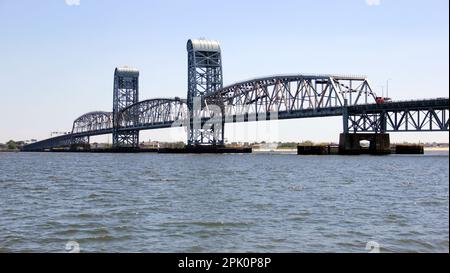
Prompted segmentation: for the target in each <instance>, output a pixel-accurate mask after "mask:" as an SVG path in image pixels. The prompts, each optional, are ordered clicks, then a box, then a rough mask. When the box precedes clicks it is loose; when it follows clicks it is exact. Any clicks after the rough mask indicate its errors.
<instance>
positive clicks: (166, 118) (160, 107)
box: [119, 98, 188, 130]
mask: <svg viewBox="0 0 450 273" xmlns="http://www.w3.org/2000/svg"><path fill="white" fill-rule="evenodd" d="M187 118H188V105H187V103H186V100H182V99H179V98H174V99H167V98H160V99H150V100H145V101H141V102H138V103H136V104H133V105H131V106H129V107H127V108H125V109H124V110H123V111H122V112H121V117H120V122H119V125H120V127H121V128H123V129H130V130H139V129H142V128H145V127H149V126H155V127H157V126H164V125H168V126H170V125H171V124H172V123H173V122H176V121H185V120H186V119H187Z"/></svg>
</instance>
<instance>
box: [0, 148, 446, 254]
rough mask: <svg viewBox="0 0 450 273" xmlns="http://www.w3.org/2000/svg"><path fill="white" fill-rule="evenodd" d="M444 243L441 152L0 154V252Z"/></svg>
mask: <svg viewBox="0 0 450 273" xmlns="http://www.w3.org/2000/svg"><path fill="white" fill-rule="evenodd" d="M68 241H76V242H77V243H78V244H79V246H80V248H81V251H87V252H91V251H93V252H241V251H242V252H366V249H365V248H366V244H367V242H369V241H375V242H377V243H378V244H380V245H381V251H382V252H448V251H449V157H448V153H444V154H434V155H425V156H395V155H392V156H386V157H376V156H357V157H350V156H349V157H340V156H323V157H319V156H317V157H316V156H310V157H301V156H297V155H289V154H288V155H275V154H252V155H158V154H128V155H127V154H55V153H53V154H52V153H0V252H10V251H12V252H65V251H66V250H65V247H66V243H67V242H68Z"/></svg>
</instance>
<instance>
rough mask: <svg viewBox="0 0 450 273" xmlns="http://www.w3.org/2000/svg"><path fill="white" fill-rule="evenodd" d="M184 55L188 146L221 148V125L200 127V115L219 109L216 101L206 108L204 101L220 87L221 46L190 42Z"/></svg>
mask: <svg viewBox="0 0 450 273" xmlns="http://www.w3.org/2000/svg"><path fill="white" fill-rule="evenodd" d="M187 52H188V92H187V104H188V109H189V118H190V119H189V120H190V122H189V128H188V145H223V144H224V130H223V127H224V126H223V123H215V124H212V126H210V127H204V126H202V124H201V117H202V113H203V112H204V111H207V112H210V109H209V108H210V107H211V106H210V105H214V106H216V107H217V106H219V107H221V106H222V105H221V104H220V102H218V101H212V103H211V104H210V105H208V103H207V101H206V100H205V97H207V96H211V95H212V94H214V93H216V92H217V91H219V90H220V89H222V87H223V75H222V53H221V49H220V44H219V42H217V41H209V40H202V39H200V40H189V41H188V43H187ZM210 102H211V100H210ZM211 113H212V112H211ZM208 114H209V113H208ZM212 115H213V114H212ZM216 115H222V108H220V109H219V110H218V111H216ZM216 118H217V117H216ZM219 118H220V117H219Z"/></svg>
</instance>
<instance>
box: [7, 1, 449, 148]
mask: <svg viewBox="0 0 450 273" xmlns="http://www.w3.org/2000/svg"><path fill="white" fill-rule="evenodd" d="M66 1H68V2H77V1H76V0H66ZM66 1H65V0H47V1H46V0H42V1H35V0H27V1H26V0H0V41H1V42H0V83H1V91H0V92H1V93H0V94H1V98H0V142H6V141H7V140H9V139H16V140H19V139H30V138H38V139H42V138H47V137H48V136H49V134H50V132H51V131H68V130H70V129H71V123H72V121H73V120H74V119H75V118H76V117H78V116H80V115H81V114H83V113H85V112H89V111H93V110H107V111H111V109H112V84H113V81H112V79H113V72H114V68H115V67H116V66H122V65H129V66H133V67H137V68H139V69H140V70H141V78H140V84H141V85H140V86H141V91H140V98H141V99H146V98H151V97H175V96H186V82H187V79H186V78H187V77H186V66H187V64H186V63H187V58H186V48H185V47H186V41H187V40H188V39H189V38H199V37H205V38H208V39H216V40H219V41H220V42H221V44H222V50H223V62H224V80H225V84H228V83H232V82H236V81H240V80H242V79H247V78H252V77H257V76H263V75H271V74H282V73H327V74H333V73H337V74H359V75H361V74H362V75H367V76H368V77H369V79H370V80H371V82H372V85H373V87H374V88H375V89H378V90H379V92H380V93H381V91H380V90H381V85H385V84H386V83H385V82H386V80H387V79H388V78H392V81H391V83H390V91H391V92H390V95H391V96H392V97H394V98H395V99H418V98H429V97H447V96H448V92H449V76H448V75H449V2H448V1H447V0H429V1H424V0H422V1H414V0H380V1H377V0H367V1H366V0H341V1H332V0H315V1H312V0H311V1H300V0H292V1H287V0H285V1H283V0H277V1H274V0H272V1H261V0H259V1H243V0H240V1H211V0H209V1H186V0H184V1H181V0H180V1H168V0H165V1H156V0H154V1H141V0H130V1H123V0H122V1H117V0H81V1H80V2H79V5H67V3H66ZM368 3H371V5H369V4H368ZM341 124H342V123H341V121H340V119H339V118H332V119H311V120H292V121H280V122H279V133H278V136H279V140H281V141H288V140H292V141H300V140H306V139H311V140H316V141H337V139H338V133H339V132H340V131H341ZM239 126H241V125H239ZM239 126H238V127H239ZM244 126H247V125H244ZM232 127H233V126H230V130H228V133H229V134H232V131H233V130H231V128H232ZM253 127H257V126H256V125H250V126H248V127H247V129H248V128H253ZM239 128H241V127H239ZM227 129H228V127H227ZM148 134H149V136H148V137H149V138H154V139H158V138H160V139H164V135H166V134H167V133H164V131H157V132H156V131H155V132H150V133H148ZM146 137H147V136H146ZM182 137H184V135H181V138H182ZM228 138H229V139H230V140H240V138H241V136H240V135H239V133H236V132H235V133H233V134H232V135H229V136H228ZM263 138H264V137H263V136H259V140H262V139H263ZM393 138H394V140H401V139H405V140H410V141H417V140H421V141H434V140H436V141H445V142H448V133H432V134H415V133H404V134H394V136H393Z"/></svg>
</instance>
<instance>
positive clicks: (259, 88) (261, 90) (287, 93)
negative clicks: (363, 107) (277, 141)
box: [206, 75, 376, 114]
mask: <svg viewBox="0 0 450 273" xmlns="http://www.w3.org/2000/svg"><path fill="white" fill-rule="evenodd" d="M217 101H222V103H223V104H224V105H225V107H226V108H225V109H226V110H227V113H228V114H246V113H264V112H266V113H270V112H294V111H302V110H320V109H324V108H332V107H342V106H344V105H345V104H346V105H348V106H351V105H358V104H367V103H375V102H376V94H375V93H374V92H373V90H372V88H371V87H370V85H369V82H368V81H367V78H365V77H358V76H333V75H286V76H272V77H266V78H259V79H253V80H249V81H245V82H240V83H236V84H233V85H230V86H227V87H224V88H223V89H221V90H219V91H218V92H216V93H214V94H212V95H209V96H207V97H206V103H209V104H213V103H214V102H217Z"/></svg>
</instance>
